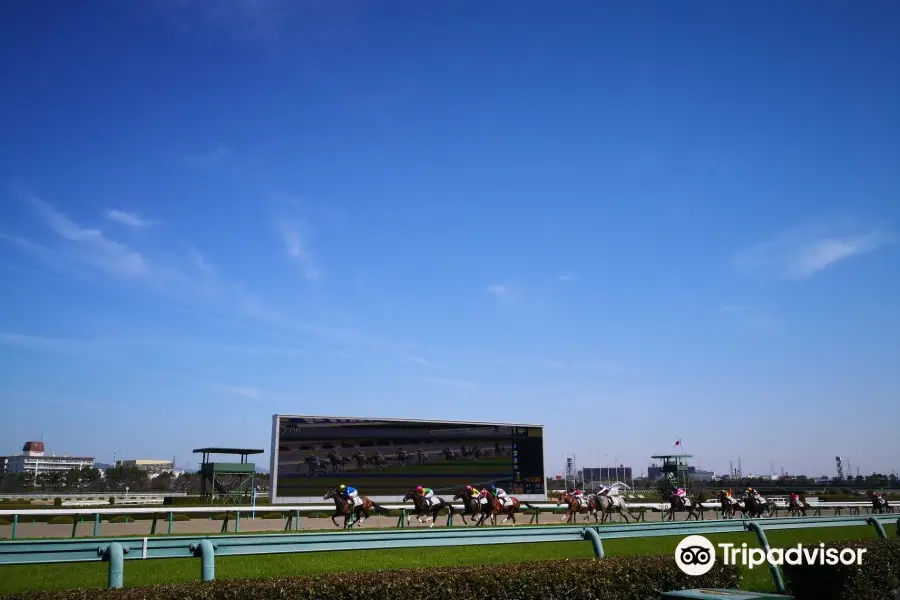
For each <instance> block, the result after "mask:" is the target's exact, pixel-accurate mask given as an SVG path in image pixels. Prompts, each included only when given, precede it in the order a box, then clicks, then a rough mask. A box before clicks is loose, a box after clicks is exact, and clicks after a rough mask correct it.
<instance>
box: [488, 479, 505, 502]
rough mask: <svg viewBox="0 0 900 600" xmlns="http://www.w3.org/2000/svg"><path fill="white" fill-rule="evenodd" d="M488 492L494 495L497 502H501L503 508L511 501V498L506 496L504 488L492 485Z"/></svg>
mask: <svg viewBox="0 0 900 600" xmlns="http://www.w3.org/2000/svg"><path fill="white" fill-rule="evenodd" d="M488 491H489V492H490V493H492V494H493V495H494V497H495V498H497V500H499V501H500V505H501V506H505V505H506V501H507V500H509V496H507V495H506V490H504V489H503V488H498V487H497V486H495V485H493V484H491V485H489V486H488Z"/></svg>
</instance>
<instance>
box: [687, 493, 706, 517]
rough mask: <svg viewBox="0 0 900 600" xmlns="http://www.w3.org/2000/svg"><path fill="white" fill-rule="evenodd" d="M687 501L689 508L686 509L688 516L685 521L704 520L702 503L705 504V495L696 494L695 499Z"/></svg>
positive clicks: (704, 508)
mask: <svg viewBox="0 0 900 600" xmlns="http://www.w3.org/2000/svg"><path fill="white" fill-rule="evenodd" d="M689 500H690V508H688V516H687V518H686V519H685V521H690V520H691V519H692V518H693V519H694V520H696V521H699V520H700V519H706V517H705V516H704V515H705V512H704V511H705V510H706V507H705V506H703V503H704V502H706V494H703V493H701V494H698V495H697V496H696V497H692V498H689Z"/></svg>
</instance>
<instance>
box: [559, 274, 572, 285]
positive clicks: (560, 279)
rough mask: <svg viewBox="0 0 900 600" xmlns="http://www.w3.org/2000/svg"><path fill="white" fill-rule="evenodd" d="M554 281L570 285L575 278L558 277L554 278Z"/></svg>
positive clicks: (567, 276) (569, 276) (568, 276)
mask: <svg viewBox="0 0 900 600" xmlns="http://www.w3.org/2000/svg"><path fill="white" fill-rule="evenodd" d="M556 280H557V281H559V282H560V283H571V282H572V281H575V276H574V275H560V276H559V277H557V278H556Z"/></svg>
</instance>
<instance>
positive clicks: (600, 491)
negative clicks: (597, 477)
mask: <svg viewBox="0 0 900 600" xmlns="http://www.w3.org/2000/svg"><path fill="white" fill-rule="evenodd" d="M610 491H612V490H610V488H609V486H606V485H603V484H602V483H601V484H600V487H598V488H597V491H596V492H594V493H595V494H597V495H598V496H608V495H609V492H610Z"/></svg>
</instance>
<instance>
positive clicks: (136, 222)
mask: <svg viewBox="0 0 900 600" xmlns="http://www.w3.org/2000/svg"><path fill="white" fill-rule="evenodd" d="M103 214H104V215H105V216H106V218H107V219H109V220H110V221H115V222H116V223H119V224H121V225H126V226H128V227H135V228H138V229H141V228H144V227H150V226H151V225H155V224H156V223H157V221H152V220H150V219H145V218H143V217H141V216H140V215H137V214H135V213H130V212H125V211H123V210H107V211H106V212H104V213H103Z"/></svg>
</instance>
